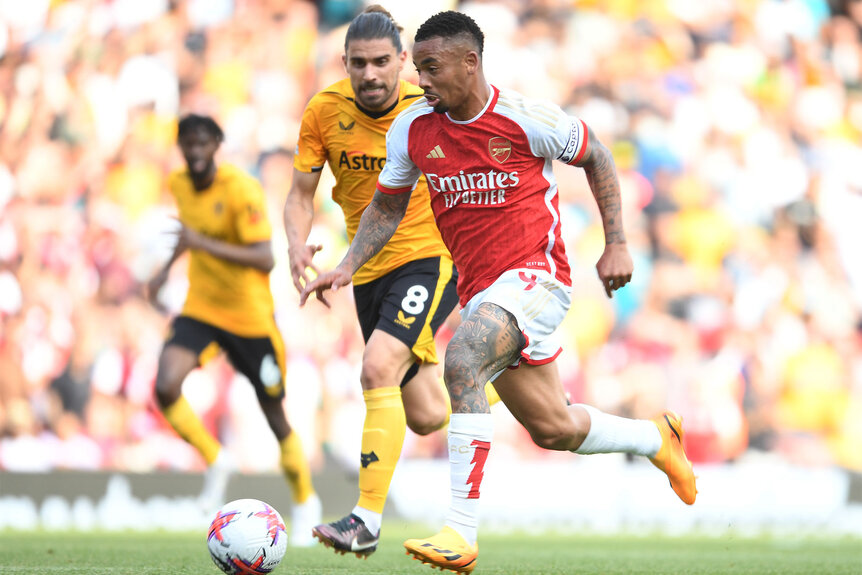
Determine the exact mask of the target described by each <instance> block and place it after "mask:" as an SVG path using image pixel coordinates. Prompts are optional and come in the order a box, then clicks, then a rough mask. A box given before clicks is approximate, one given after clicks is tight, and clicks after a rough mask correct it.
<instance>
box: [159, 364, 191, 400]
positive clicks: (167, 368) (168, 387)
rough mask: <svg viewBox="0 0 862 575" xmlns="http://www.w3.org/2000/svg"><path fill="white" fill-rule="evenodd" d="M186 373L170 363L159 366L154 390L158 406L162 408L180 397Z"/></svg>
mask: <svg viewBox="0 0 862 575" xmlns="http://www.w3.org/2000/svg"><path fill="white" fill-rule="evenodd" d="M186 375H188V373H187V372H185V371H184V370H178V369H176V368H175V367H173V366H171V365H164V364H163V365H160V366H159V372H158V375H157V376H156V385H155V390H154V394H155V396H156V401H157V402H158V404H159V407H161V408H162V409H164V408H166V407H169V406H171V405H173V404H174V403H175V402H176V401H177V400H178V399H179V398H180V394H181V393H182V388H183V380H184V379H185V377H186Z"/></svg>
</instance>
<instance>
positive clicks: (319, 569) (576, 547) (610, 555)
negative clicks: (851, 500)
mask: <svg viewBox="0 0 862 575" xmlns="http://www.w3.org/2000/svg"><path fill="white" fill-rule="evenodd" d="M384 527H385V530H384V537H383V539H382V541H381V546H380V548H379V549H378V551H377V553H375V554H374V555H372V556H371V558H369V559H367V560H360V559H356V558H355V557H354V556H353V555H344V556H342V555H336V554H334V553H333V552H332V551H331V550H329V549H324V548H323V547H322V546H318V547H314V548H310V549H293V548H288V551H287V555H286V556H285V558H284V560H283V561H282V563H281V565H279V567H278V568H277V569H276V570H275V571H274V572H273V573H274V575H323V574H338V573H344V574H351V575H371V574H395V573H397V574H406V575H410V574H417V575H421V574H423V573H424V574H426V575H428V574H430V573H433V572H437V573H439V571H432V570H431V569H430V568H429V567H428V566H424V565H421V564H420V563H419V562H418V561H414V560H413V559H411V558H410V557H408V556H407V555H406V554H405V552H404V548H403V547H402V545H401V543H402V541H403V540H404V539H405V538H408V537H415V536H426V535H430V534H431V532H430V531H428V529H427V528H421V527H420V528H415V527H411V528H408V527H406V526H403V525H399V524H398V522H397V521H390V523H389V524H387V525H386V526H384ZM479 547H480V553H479V562H478V565H477V567H476V569H475V571H474V573H475V574H476V575H491V574H498V575H504V574H505V575H557V574H578V575H590V574H602V575H613V574H645V575H646V574H650V575H654V574H698V575H711V574H719V573H721V574H734V575H737V574H761V573H762V574H776V575H778V574H780V575H787V574H799V575H812V574H818V573H823V574H830V575H844V574H846V575H851V574H852V575H859V574H862V540H860V539H858V538H840V539H825V538H815V539H794V540H788V539H785V538H779V537H773V538H757V539H752V538H740V537H736V536H733V535H730V534H728V535H726V536H723V537H714V538H706V537H684V538H674V537H663V536H641V537H632V536H616V537H611V536H602V537H598V536H585V535H521V534H519V535H496V534H491V533H488V532H487V530H486V532H485V533H482V534H481V539H480V542H479ZM17 573H41V574H58V575H59V574H62V575H78V574H80V575H83V574H87V575H98V574H128V575H133V574H134V575H149V574H156V573H160V574H161V573H165V574H171V575H184V574H192V573H194V574H195V575H219V574H220V573H221V572H220V571H219V570H218V569H217V568H216V567H215V565H214V564H213V563H212V561H211V560H210V558H209V554H208V553H207V549H206V543H205V534H204V533H180V534H177V533H164V532H160V533H58V532H48V531H37V532H15V531H3V532H0V574H3V575H6V574H17Z"/></svg>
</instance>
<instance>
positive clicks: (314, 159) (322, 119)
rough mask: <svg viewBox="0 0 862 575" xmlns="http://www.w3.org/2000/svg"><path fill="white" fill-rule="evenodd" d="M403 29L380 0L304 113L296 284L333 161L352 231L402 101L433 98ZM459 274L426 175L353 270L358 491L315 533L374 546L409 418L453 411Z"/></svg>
mask: <svg viewBox="0 0 862 575" xmlns="http://www.w3.org/2000/svg"><path fill="white" fill-rule="evenodd" d="M400 31H401V28H400V26H398V24H396V23H395V21H394V20H393V19H392V17H391V15H390V14H389V12H387V11H386V10H385V9H384V8H383V7H381V6H379V5H372V6H369V7H368V8H366V9H365V11H363V12H362V13H361V14H359V15H358V16H357V17H356V18H354V19H353V21H352V22H351V23H350V25H349V26H348V28H347V32H346V34H345V39H344V56H343V62H344V68H345V71H346V72H347V76H348V77H346V78H344V79H342V80H339V81H338V82H336V83H335V84H332V85H331V86H328V87H327V88H325V89H323V90H321V91H320V92H318V93H317V94H315V96H314V97H313V98H312V99H311V101H310V102H309V103H308V105H307V106H306V108H305V112H304V113H303V115H302V124H301V126H300V130H299V141H298V142H297V146H296V155H295V156H294V170H293V181H292V184H291V188H290V192H289V193H288V196H287V200H286V202H285V206H284V227H285V232H286V234H287V239H288V245H289V249H288V253H289V256H290V269H291V274H292V277H293V282H294V285H295V286H296V288H297V289H298V290H302V288H303V286H304V285H305V284H306V283H307V281H308V274H307V271H308V270H309V269H311V270H313V271H316V269H315V266H314V264H313V262H312V258H313V256H314V254H315V253H316V252H317V251H318V250H319V249H320V246H315V245H309V244H308V243H307V241H308V235H309V232H310V231H311V227H312V221H313V216H314V196H315V193H316V192H317V187H318V184H319V183H320V175H321V170H322V169H323V166H324V164H326V163H328V164H329V167H330V169H331V170H332V173H333V175H334V176H335V186H334V187H333V188H332V190H331V196H332V199H333V201H334V202H335V203H337V204H338V205H339V206H340V207H341V209H342V211H343V213H344V222H345V226H346V228H347V235H348V238H352V237H353V234H354V233H355V232H356V229H357V227H358V226H359V220H360V217H361V216H362V212H363V210H365V207H366V206H367V205H368V204H369V203H370V202H371V200H372V198H373V197H374V193H375V183H376V182H377V177H378V175H379V174H380V170H381V169H382V168H383V165H384V164H385V162H386V132H387V130H388V129H389V127H390V125H391V124H392V122H393V120H395V118H396V117H397V116H398V114H399V113H400V112H402V111H403V110H405V109H407V108H408V107H409V106H410V105H411V104H412V103H413V102H416V101H424V98H423V92H422V90H421V89H419V88H418V87H417V86H415V85H413V84H411V83H409V82H407V81H405V80H399V75H400V72H401V68H402V67H403V65H404V62H405V61H406V60H407V51H406V50H404V48H403V47H402V45H401V36H400ZM457 277H458V272H457V270H456V269H455V266H454V265H453V263H452V258H451V256H450V255H449V250H448V249H447V248H446V246H445V245H444V244H443V240H442V238H441V237H440V232H439V230H438V229H437V225H436V224H435V222H434V214H433V213H432V211H431V208H430V206H429V199H428V186H427V185H426V183H425V180H424V178H423V179H421V180H420V181H419V182H418V183H417V185H416V188H415V190H414V191H413V193H412V195H411V196H410V200H409V203H408V204H407V205H406V206H405V210H404V214H403V219H402V220H401V225H400V226H399V227H398V231H397V232H396V233H395V234H394V236H393V237H392V238H391V241H390V242H389V243H388V244H387V245H386V247H385V248H384V249H382V250H381V251H380V252H379V253H378V254H377V255H376V256H375V257H374V258H372V259H371V260H369V261H368V262H365V263H364V265H362V266H360V267H359V268H357V269H356V270H354V273H353V274H352V282H353V296H354V302H355V303H356V312H357V316H358V319H359V325H360V327H361V329H362V335H363V338H364V339H365V352H364V354H363V356H362V371H361V375H360V383H361V384H362V396H363V399H364V400H365V421H364V423H363V428H362V450H361V453H360V454H359V455H360V459H359V461H360V468H359V500H358V501H357V503H356V506H355V507H354V508H353V510H352V511H351V512H350V513H349V514H347V515H345V516H344V517H342V518H341V519H338V520H336V521H332V522H330V523H324V524H320V525H316V526H315V527H314V528H313V533H314V536H315V537H316V538H317V539H319V540H320V542H321V543H323V544H324V545H326V546H327V547H331V548H333V549H334V550H335V551H336V552H338V553H354V554H355V555H356V556H357V557H368V555H370V554H372V553H374V551H375V550H376V549H377V544H378V541H379V539H380V528H381V524H382V521H383V508H384V505H385V504H386V497H387V495H388V493H389V484H390V481H391V479H392V475H393V473H394V471H395V465H396V463H397V462H398V459H399V457H400V456H401V449H402V444H403V442H404V436H405V433H406V429H407V428H408V427H409V428H410V429H411V430H413V431H414V432H415V433H417V434H420V435H426V434H429V433H432V432H433V431H435V430H437V429H440V428H441V427H443V426H444V425H445V424H446V422H447V421H448V414H447V403H446V393H445V392H444V391H443V389H442V386H441V385H440V381H439V374H438V366H437V348H436V344H435V343H434V334H435V333H436V332H437V330H438V328H439V327H440V326H441V325H442V323H443V322H444V321H445V320H446V318H447V317H448V316H449V315H450V313H451V312H452V310H453V309H455V306H456V305H458V296H457V293H456V291H457V290H456V281H457ZM486 391H487V393H488V395H489V397H490V398H491V401H499V398H498V397H497V394H496V392H494V388H493V385H491V384H488V385H487V390H486Z"/></svg>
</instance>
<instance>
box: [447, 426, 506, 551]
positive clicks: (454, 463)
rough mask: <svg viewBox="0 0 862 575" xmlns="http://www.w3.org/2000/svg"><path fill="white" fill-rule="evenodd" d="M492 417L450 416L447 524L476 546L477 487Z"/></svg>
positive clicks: (488, 444)
mask: <svg viewBox="0 0 862 575" xmlns="http://www.w3.org/2000/svg"><path fill="white" fill-rule="evenodd" d="M493 434H494V420H493V416H492V415H491V414H490V413H453V414H452V415H451V417H450V419H449V481H450V490H451V494H452V496H451V499H450V503H449V513H447V514H446V525H448V526H449V527H451V528H452V529H454V530H455V531H457V532H458V533H459V534H460V535H461V537H463V538H464V539H465V540H466V541H467V543H468V544H470V545H475V543H476V538H477V533H476V531H477V528H478V526H479V487H480V486H481V483H482V478H483V476H484V471H483V470H484V467H485V462H486V461H487V458H488V453H489V451H490V450H491V436H492V435H493Z"/></svg>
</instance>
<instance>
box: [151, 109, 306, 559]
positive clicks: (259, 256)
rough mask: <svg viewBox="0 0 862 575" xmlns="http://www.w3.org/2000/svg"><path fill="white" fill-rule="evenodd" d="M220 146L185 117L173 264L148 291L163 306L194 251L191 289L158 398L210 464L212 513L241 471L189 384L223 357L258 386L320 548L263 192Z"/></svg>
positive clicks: (301, 538) (171, 339) (215, 130)
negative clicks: (174, 275) (295, 418)
mask: <svg viewBox="0 0 862 575" xmlns="http://www.w3.org/2000/svg"><path fill="white" fill-rule="evenodd" d="M222 139H223V133H222V130H221V128H220V127H219V126H218V124H217V123H216V122H215V121H214V120H213V119H212V118H210V117H207V116H198V115H188V116H185V117H184V118H182V119H181V120H180V122H179V128H178V143H179V146H180V149H181V150H182V153H183V156H184V158H185V161H186V168H185V169H181V170H177V171H175V172H173V173H172V174H171V175H170V179H169V187H170V191H171V193H172V194H173V196H174V198H175V200H176V202H177V207H178V211H179V216H178V219H179V230H178V231H177V243H176V246H175V248H174V251H173V255H172V256H171V258H170V259H169V260H168V262H167V263H166V264H165V266H164V267H163V268H162V269H161V270H160V271H159V273H158V274H156V276H155V277H154V278H153V279H152V280H151V281H150V283H149V286H148V287H149V297H150V299H151V300H152V301H153V302H154V303H156V298H157V296H158V293H159V290H160V289H161V287H162V286H163V285H164V283H165V281H166V280H167V277H168V271H169V270H170V268H171V265H173V263H174V262H175V261H176V260H177V258H179V257H180V255H182V254H183V253H184V252H186V251H188V252H189V266H188V278H189V287H188V293H187V295H186V301H185V304H184V306H183V309H182V312H181V314H180V315H179V316H178V317H176V318H175V319H174V320H173V322H172V324H171V330H170V334H169V335H168V338H167V340H166V342H165V345H164V348H163V350H162V353H161V356H160V358H159V368H158V375H157V376H156V390H155V395H156V399H157V401H158V404H159V406H160V408H161V409H162V412H163V413H164V415H165V418H166V419H167V421H168V422H169V423H170V424H171V426H172V427H173V428H174V429H175V430H176V432H177V433H178V434H179V435H180V436H181V437H182V438H183V439H185V440H186V441H188V442H189V443H190V444H191V445H192V446H194V447H195V448H196V449H197V450H198V451H199V452H200V454H201V455H202V456H203V458H204V460H205V461H206V462H207V464H208V466H209V467H208V469H207V473H206V476H205V481H204V488H203V490H202V492H201V494H200V496H199V503H200V505H201V506H202V507H203V508H204V509H206V510H208V511H209V510H212V509H213V508H215V507H218V506H219V505H221V504H222V503H223V502H224V501H223V499H224V493H225V489H226V487H227V483H228V480H229V478H230V475H231V473H232V472H233V471H234V469H235V467H236V465H235V463H234V462H233V458H232V457H231V456H230V454H229V453H228V452H227V451H226V450H225V449H224V448H223V447H222V445H221V444H220V443H219V441H218V440H217V439H216V438H215V437H214V436H213V435H212V434H211V433H210V431H209V430H208V429H207V428H206V426H205V425H204V424H203V422H202V421H201V419H200V418H199V417H198V416H197V415H196V414H195V412H194V411H192V408H191V407H190V405H189V403H188V401H187V400H186V399H185V397H183V395H182V384H183V381H184V380H185V378H186V376H187V375H188V374H189V373H190V372H191V371H192V370H194V369H195V368H197V367H199V366H201V365H203V364H204V363H206V362H207V361H208V360H209V359H212V358H213V357H214V356H216V355H217V354H218V353H220V352H221V351H224V352H225V353H226V354H227V357H228V359H229V360H230V362H231V364H232V365H233V367H234V368H235V369H236V370H237V371H239V372H241V373H242V374H244V375H245V376H246V377H247V378H248V379H249V380H250V381H251V384H252V385H253V386H254V389H255V392H256V393H257V398H258V401H259V403H260V406H261V408H262V410H263V413H264V415H265V416H266V420H267V422H268V423H269V426H270V428H271V429H272V431H273V433H274V434H275V436H276V438H277V439H278V442H279V446H280V449H281V458H280V463H281V468H282V471H283V472H284V475H285V477H286V479H287V482H288V484H289V485H290V489H291V495H292V498H293V503H294V505H293V509H292V514H291V515H292V533H293V535H292V536H291V538H290V541H291V543H292V544H293V545H296V546H307V545H313V544H314V539H313V538H312V537H311V535H310V530H311V528H312V527H313V526H314V525H315V524H316V523H319V522H320V512H321V506H320V500H319V498H318V496H317V495H316V493H315V491H314V488H313V486H312V482H311V473H310V470H309V467H308V462H307V461H306V458H305V455H304V454H303V450H302V444H301V442H300V439H299V437H298V435H297V434H296V432H294V431H293V430H292V429H291V427H290V425H289V424H288V422H287V417H286V416H285V412H284V406H283V404H282V401H283V399H284V377H285V369H284V362H285V357H284V353H285V350H284V343H283V340H282V337H281V334H280V332H279V330H278V326H277V325H276V323H275V318H274V316H273V312H274V304H273V297H272V292H271V291H270V287H269V272H270V271H271V270H272V268H273V254H272V247H271V244H270V239H271V235H272V229H271V225H270V222H269V219H268V218H267V213H266V203H265V197H264V192H263V189H262V188H261V186H260V184H259V183H258V182H257V180H255V179H254V178H252V177H251V176H250V175H248V174H246V173H244V172H243V171H241V170H239V169H238V168H236V167H234V166H231V165H228V164H220V165H218V166H216V163H215V160H214V157H215V153H216V150H218V148H219V145H220V144H221V142H222Z"/></svg>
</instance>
